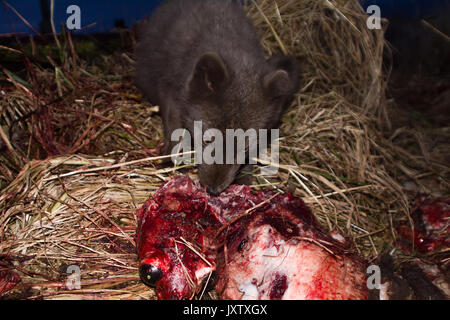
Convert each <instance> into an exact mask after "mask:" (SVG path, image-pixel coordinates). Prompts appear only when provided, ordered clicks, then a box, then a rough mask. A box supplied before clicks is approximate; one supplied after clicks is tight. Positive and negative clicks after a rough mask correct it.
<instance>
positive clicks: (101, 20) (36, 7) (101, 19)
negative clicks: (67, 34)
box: [0, 0, 161, 33]
mask: <svg viewBox="0 0 450 320" xmlns="http://www.w3.org/2000/svg"><path fill="white" fill-rule="evenodd" d="M7 2H8V3H9V4H10V5H11V6H13V7H14V8H15V9H16V10H17V11H18V12H19V13H20V14H21V15H22V16H23V17H24V18H25V19H26V20H27V21H28V22H29V23H30V24H31V25H32V26H33V27H34V28H36V29H37V30H39V24H40V22H41V20H42V16H41V9H40V1H39V0H7ZM49 2H50V1H49ZM159 2H161V0H56V1H55V27H56V28H57V31H59V30H60V25H61V23H65V22H66V20H67V18H68V16H69V15H67V13H66V10H67V7H68V6H70V5H73V4H74V5H78V6H79V7H80V9H81V26H82V28H83V27H85V26H88V25H90V24H92V23H94V22H96V23H97V24H96V26H95V27H92V28H89V29H88V30H87V31H89V32H105V31H108V30H111V29H112V28H113V27H114V21H115V20H117V19H123V20H124V21H125V24H126V26H127V27H131V26H132V23H133V22H134V21H137V20H140V19H141V18H143V17H144V16H145V15H148V13H150V12H151V11H152V10H153V9H154V8H155V6H157V4H158V3H159ZM0 6H1V7H0V33H12V32H30V30H29V28H28V27H27V26H26V25H24V23H23V22H22V21H21V20H20V19H19V18H17V17H16V15H15V14H14V13H13V12H12V11H11V10H9V9H7V8H6V7H5V6H4V5H3V4H2V3H1V1H0ZM11 21H12V22H13V23H11ZM13 24H14V28H13V26H12V25H13ZM14 29H15V30H14Z"/></svg>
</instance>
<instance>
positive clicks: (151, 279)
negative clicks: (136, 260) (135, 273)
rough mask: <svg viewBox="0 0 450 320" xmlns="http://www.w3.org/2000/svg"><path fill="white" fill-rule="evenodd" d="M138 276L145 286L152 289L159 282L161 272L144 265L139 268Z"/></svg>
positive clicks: (156, 268) (153, 267) (158, 269)
mask: <svg viewBox="0 0 450 320" xmlns="http://www.w3.org/2000/svg"><path fill="white" fill-rule="evenodd" d="M139 275H140V277H141V280H142V282H143V283H144V284H145V285H147V286H149V287H153V286H155V285H156V283H157V282H158V281H159V280H161V278H162V276H163V272H162V271H161V269H160V268H158V267H155V266H152V265H150V264H146V263H144V264H142V265H141V266H140V267H139Z"/></svg>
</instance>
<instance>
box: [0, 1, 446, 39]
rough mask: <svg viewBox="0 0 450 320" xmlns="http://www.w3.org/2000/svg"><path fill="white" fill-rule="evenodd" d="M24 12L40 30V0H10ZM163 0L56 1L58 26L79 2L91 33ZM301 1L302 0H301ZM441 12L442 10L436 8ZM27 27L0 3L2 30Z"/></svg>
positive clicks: (398, 7) (393, 8) (399, 13)
mask: <svg viewBox="0 0 450 320" xmlns="http://www.w3.org/2000/svg"><path fill="white" fill-rule="evenodd" d="M7 1H8V3H10V4H11V5H12V6H13V7H14V8H16V9H17V11H18V12H19V13H20V14H22V15H23V16H24V17H25V19H27V20H28V22H29V23H30V24H32V25H33V26H34V27H35V28H36V29H38V30H39V24H40V21H41V10H40V1H39V0H7ZM160 1H161V0H114V1H111V0H56V1H55V25H56V26H57V28H58V29H59V26H60V25H61V23H63V22H65V21H66V19H67V17H68V15H67V14H66V9H67V7H68V6H69V5H72V4H76V5H78V6H79V7H80V8H81V17H82V19H81V20H82V27H85V26H87V25H90V24H92V23H94V22H96V23H97V25H96V26H95V27H93V28H90V29H89V30H88V31H89V32H104V31H108V30H111V29H112V28H113V26H114V21H115V20H117V19H123V20H124V21H125V25H126V26H127V27H130V26H131V25H132V23H133V22H134V21H137V20H140V19H141V18H142V17H143V16H145V15H147V14H148V13H150V12H151V11H152V9H154V7H155V6H156V5H157V4H158V3H159V2H160ZM299 1H301V0H299ZM361 1H362V3H363V6H364V7H367V6H368V5H370V4H377V5H379V6H380V8H381V13H382V15H383V16H384V17H388V18H391V17H409V18H423V17H426V16H427V15H430V14H433V12H436V8H439V7H440V6H443V4H444V3H445V2H447V3H448V2H449V0H361ZM437 12H439V9H437ZM29 31H30V30H29V28H28V27H27V26H25V25H24V24H23V23H22V22H21V21H20V20H19V19H18V18H17V17H16V16H15V15H14V13H13V12H11V11H10V10H7V9H6V8H5V6H4V5H1V6H0V33H12V32H29Z"/></svg>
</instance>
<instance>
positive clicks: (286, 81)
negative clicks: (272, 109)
mask: <svg viewBox="0 0 450 320" xmlns="http://www.w3.org/2000/svg"><path fill="white" fill-rule="evenodd" d="M269 64H271V65H272V66H273V67H274V68H275V71H273V72H271V73H269V74H267V75H266V76H265V77H264V80H263V86H264V90H265V92H266V94H267V95H268V96H269V97H271V98H279V97H289V96H290V95H293V94H294V93H295V92H296V91H297V89H298V86H299V81H300V72H299V67H298V63H297V62H296V61H295V60H293V59H291V58H288V57H285V56H276V57H274V58H271V59H270V60H269Z"/></svg>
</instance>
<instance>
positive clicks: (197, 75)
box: [188, 52, 228, 97]
mask: <svg viewBox="0 0 450 320" xmlns="http://www.w3.org/2000/svg"><path fill="white" fill-rule="evenodd" d="M227 80H228V72H227V67H226V65H225V63H224V61H223V59H222V58H221V57H220V56H219V55H217V54H216V53H212V52H207V53H205V54H204V55H202V56H201V57H200V58H199V59H198V61H197V63H196V65H195V68H194V71H193V73H192V76H191V78H190V80H189V84H188V85H189V88H188V90H189V93H190V95H191V96H201V97H204V96H210V95H214V94H216V93H218V92H219V91H221V90H222V89H223V88H224V86H225V84H226V82H227Z"/></svg>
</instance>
